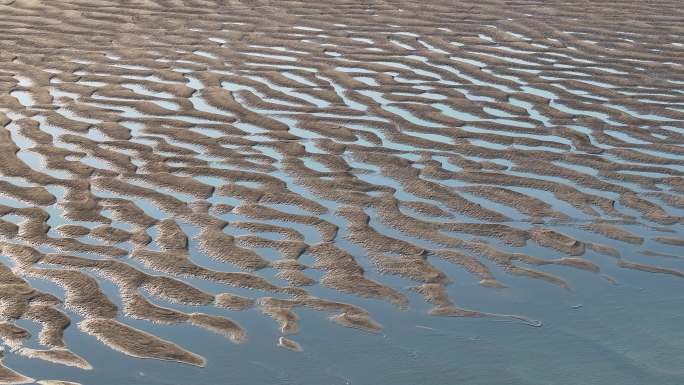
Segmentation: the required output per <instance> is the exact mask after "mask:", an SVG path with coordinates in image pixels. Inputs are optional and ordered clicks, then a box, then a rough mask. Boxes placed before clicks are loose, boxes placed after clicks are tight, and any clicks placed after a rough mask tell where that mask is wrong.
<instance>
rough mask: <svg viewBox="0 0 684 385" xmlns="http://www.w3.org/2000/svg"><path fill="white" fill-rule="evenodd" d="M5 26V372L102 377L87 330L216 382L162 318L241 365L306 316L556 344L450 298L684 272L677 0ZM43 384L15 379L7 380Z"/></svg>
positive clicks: (145, 9)
mask: <svg viewBox="0 0 684 385" xmlns="http://www.w3.org/2000/svg"><path fill="white" fill-rule="evenodd" d="M0 14H2V15H3V16H2V17H1V18H0V31H2V32H0V37H1V39H0V237H1V238H2V239H0V339H2V341H3V343H4V346H5V347H6V349H5V351H4V352H3V354H4V356H3V360H5V358H6V357H8V356H11V357H12V359H19V360H40V361H45V362H49V363H51V364H55V365H60V366H65V367H70V368H75V369H78V370H83V371H90V370H93V371H95V372H97V371H98V370H101V368H98V367H94V366H93V365H92V364H91V363H90V359H91V357H90V356H89V353H88V352H87V351H81V350H79V347H78V346H76V345H75V344H72V343H69V339H67V338H65V333H66V334H68V333H76V334H79V335H82V336H89V337H91V338H92V339H93V340H97V341H98V343H100V344H102V345H103V346H106V347H108V348H111V349H112V350H113V351H115V352H117V354H122V355H126V356H130V357H136V358H145V359H153V360H161V361H171V362H175V363H177V364H179V365H180V364H188V365H193V366H197V367H204V366H206V365H211V361H212V359H214V358H215V357H205V355H204V352H202V351H200V350H198V351H195V350H194V349H190V348H189V347H185V346H183V345H182V344H180V343H177V342H176V341H174V336H173V335H168V334H167V335H157V333H156V329H155V327H156V326H159V325H167V326H168V325H176V326H178V327H181V326H182V327H189V328H196V329H198V330H201V331H198V333H199V332H205V331H206V332H209V333H213V334H214V335H217V336H219V337H221V338H222V339H223V340H226V342H227V343H228V344H236V345H237V346H236V347H235V348H236V349H245V348H244V345H247V344H249V343H250V335H261V334H262V333H263V331H264V329H263V327H271V328H272V329H273V330H276V331H277V332H276V333H277V334H278V336H277V338H275V340H274V341H273V343H272V345H273V346H276V347H279V348H281V350H284V353H288V352H287V351H288V350H289V351H291V352H299V353H303V354H306V352H307V344H306V342H305V341H307V340H306V339H305V338H301V339H300V338H299V337H300V336H301V337H304V336H306V335H307V325H306V322H303V320H302V316H301V315H302V314H309V312H314V313H316V314H318V313H320V314H321V316H322V317H323V318H324V319H327V321H329V322H328V323H329V324H330V330H329V332H328V333H331V334H332V333H335V327H340V326H341V327H346V328H350V329H354V331H356V332H358V333H370V334H374V333H375V334H379V333H382V332H383V324H382V323H381V322H380V321H378V319H380V318H383V315H384V314H382V313H380V314H377V313H375V312H374V311H372V310H374V309H367V308H366V307H367V306H366V305H367V304H369V303H371V304H378V303H380V304H382V305H378V306H385V305H388V307H387V308H386V310H385V311H386V312H396V314H394V313H392V314H394V315H395V316H396V317H399V318H401V317H403V316H404V314H406V313H407V312H408V311H410V310H411V309H414V308H416V307H420V306H427V307H428V309H426V310H425V311H424V312H423V314H422V315H424V316H425V317H426V318H429V317H431V316H434V317H450V318H451V317H456V319H450V322H453V323H454V325H458V322H466V321H464V320H463V318H473V319H474V320H476V321H482V322H486V321H485V319H490V320H497V321H507V322H511V323H512V324H522V325H528V326H535V327H542V328H543V326H544V322H545V320H544V319H536V318H535V317H533V316H531V315H529V314H525V312H526V311H528V310H529V308H528V307H526V306H520V310H518V309H516V308H515V307H516V305H517V304H518V303H519V302H520V301H518V300H513V301H511V307H510V308H506V309H505V310H504V309H502V310H501V311H499V310H498V309H488V308H486V306H483V307H482V308H480V307H479V306H478V304H477V303H473V301H472V300H469V299H468V298H469V293H468V291H459V292H458V293H457V294H456V296H457V298H456V296H454V290H455V289H454V282H456V283H457V284H458V283H459V280H464V279H465V280H469V279H472V280H473V282H474V283H475V284H476V286H478V285H479V286H481V287H482V288H483V289H486V290H491V291H492V292H493V293H495V294H496V295H499V296H500V297H501V298H509V297H508V296H509V295H511V294H509V293H510V292H511V291H515V290H516V287H515V286H516V285H518V286H520V287H524V286H525V285H528V284H530V285H537V284H538V283H537V282H539V284H543V285H546V286H543V287H547V288H549V290H554V289H556V288H560V289H562V293H561V294H558V295H560V296H561V298H567V297H563V296H571V295H573V294H572V293H573V290H575V287H573V282H574V276H575V274H576V271H581V272H584V273H587V275H588V276H590V278H587V279H592V280H597V281H601V280H604V281H606V282H609V283H611V284H619V280H618V279H616V278H614V277H612V274H614V272H616V271H618V272H619V271H620V270H623V269H624V270H629V271H632V272H634V273H635V274H636V275H629V277H630V279H633V280H635V281H633V282H631V284H633V285H638V282H639V279H640V278H639V277H645V276H650V275H653V276H657V277H659V278H662V279H681V278H683V277H684V267H683V266H682V265H681V250H682V249H681V248H682V246H684V240H683V237H682V234H684V232H683V229H682V217H683V216H684V211H683V210H682V208H683V207H684V203H683V202H684V196H683V195H682V193H684V147H682V144H683V143H684V61H683V60H682V59H681V58H682V57H684V46H683V45H682V43H681V32H682V30H681V27H680V25H681V24H682V21H684V15H683V14H682V13H681V11H680V10H679V8H678V7H677V4H676V3H675V2H664V3H659V4H650V3H640V2H634V1H626V2H620V3H619V4H618V3H616V4H606V3H600V4H599V3H597V4H593V3H592V4H585V3H582V4H579V3H574V2H570V3H567V2H552V3H544V4H543V6H542V5H540V4H536V3H530V4H523V3H520V4H513V3H503V2H499V1H490V2H484V3H482V2H471V3H467V2H466V3H449V2H436V1H432V2H429V5H428V4H417V3H411V2H406V1H397V2H390V3H387V2H354V1H352V2H347V3H343V4H337V3H336V4H334V6H333V4H332V3H326V2H323V3H311V2H297V1H279V2H269V1H265V2H257V3H254V4H252V3H250V2H239V1H238V2H231V3H229V4H227V3H225V2H216V1H191V0H187V1H186V0H182V1H181V0H179V1H161V0H159V1H157V0H152V1H145V2H141V3H140V4H136V5H127V4H122V3H121V2H110V1H105V0H103V1H99V0H98V1H89V2H82V1H61V2H50V1H45V0H9V1H0ZM635 15H642V16H643V20H642V18H637V17H636V16H635ZM578 18H588V19H587V22H586V23H585V22H583V23H581V25H580V23H578V21H577V19H578ZM606 270H609V271H610V274H608V273H607V272H606ZM641 279H644V280H645V279H647V278H641ZM649 279H650V278H649ZM532 282H534V283H532ZM682 282H684V281H682ZM46 285H47V286H46ZM49 288H51V289H49ZM551 288H553V289H551ZM654 300H657V298H654ZM369 301H370V302H369ZM461 303H467V304H468V305H467V306H466V305H461ZM462 306H463V307H462ZM373 307H375V306H373ZM246 312H253V313H254V314H258V315H257V316H258V317H259V318H264V319H265V320H266V321H267V322H265V323H261V324H259V325H270V326H255V325H253V324H244V323H243V322H239V320H237V319H238V318H240V317H242V316H241V314H242V313H246ZM250 314H252V313H250ZM459 317H460V319H459ZM269 322H270V324H269ZM27 323H30V324H36V325H38V329H37V330H38V332H37V333H32V332H31V331H29V330H28V329H29V328H28V326H27ZM333 324H337V325H333ZM455 327H458V326H455ZM269 330H271V329H269ZM34 334H35V335H34ZM92 358H94V359H96V357H92ZM41 375H42V376H44V377H45V378H44V379H43V378H38V379H37V380H39V381H38V383H40V384H70V383H71V382H68V381H62V380H59V379H58V378H54V379H52V378H50V377H51V376H52V374H51V373H42V374H41ZM226 376H228V374H226ZM31 377H34V375H31ZM227 378H228V377H226V378H224V379H220V380H222V381H225V380H227ZM33 381H34V380H33V379H32V378H29V377H28V376H27V375H24V374H21V373H19V372H17V371H14V370H12V369H10V368H9V366H5V364H4V363H3V364H2V365H0V383H6V384H22V383H32V382H33Z"/></svg>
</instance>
